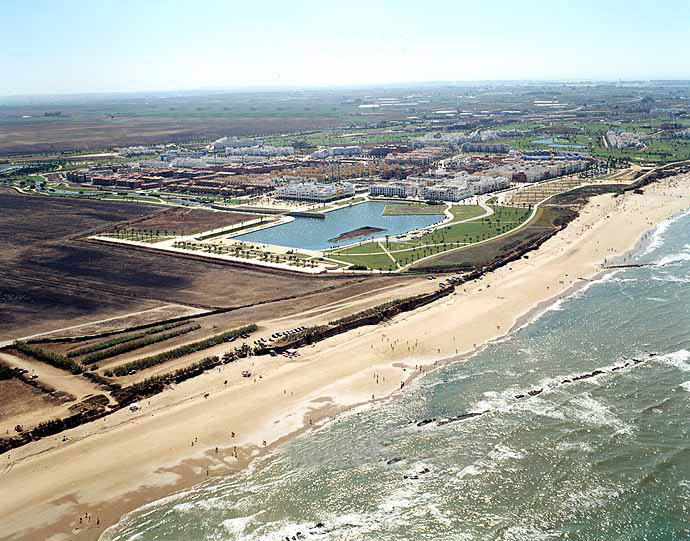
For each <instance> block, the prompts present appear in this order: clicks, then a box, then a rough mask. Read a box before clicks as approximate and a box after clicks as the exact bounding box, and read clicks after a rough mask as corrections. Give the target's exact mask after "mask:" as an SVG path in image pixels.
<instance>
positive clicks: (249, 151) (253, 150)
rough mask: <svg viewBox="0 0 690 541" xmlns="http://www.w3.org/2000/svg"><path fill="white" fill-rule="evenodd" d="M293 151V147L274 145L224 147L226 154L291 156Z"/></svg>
mask: <svg viewBox="0 0 690 541" xmlns="http://www.w3.org/2000/svg"><path fill="white" fill-rule="evenodd" d="M294 153H295V149H294V148H293V147H274V146H270V145H266V146H258V145H256V146H251V147H240V148H230V147H228V148H226V149H225V155H226V156H265V157H274V156H292V155H293V154H294Z"/></svg>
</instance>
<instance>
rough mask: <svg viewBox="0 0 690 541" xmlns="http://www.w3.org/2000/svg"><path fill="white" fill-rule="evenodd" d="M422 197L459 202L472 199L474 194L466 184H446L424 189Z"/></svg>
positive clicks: (421, 193)
mask: <svg viewBox="0 0 690 541" xmlns="http://www.w3.org/2000/svg"><path fill="white" fill-rule="evenodd" d="M420 195H421V196H422V197H423V198H424V199H428V200H434V201H452V202H457V201H462V200H463V199H467V198H468V197H472V196H473V195H474V193H473V191H472V189H471V188H470V187H469V186H468V185H467V183H465V182H444V183H441V184H435V185H432V186H424V187H422V189H421V190H420Z"/></svg>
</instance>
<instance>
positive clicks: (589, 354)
mask: <svg viewBox="0 0 690 541" xmlns="http://www.w3.org/2000/svg"><path fill="white" fill-rule="evenodd" d="M634 259H635V260H636V261H638V262H645V263H651V266H647V267H642V268H633V269H627V270H621V271H617V272H611V273H608V274H606V275H605V276H603V277H602V278H600V279H599V280H597V281H594V282H591V283H589V284H587V287H585V288H583V289H581V290H580V291H578V292H576V293H574V294H572V295H571V296H569V297H568V298H565V299H562V300H561V301H559V302H557V303H555V304H553V305H551V306H550V307H549V308H548V309H546V310H545V311H544V312H543V313H542V314H541V315H540V316H538V317H537V318H536V319H535V320H533V321H532V322H531V323H529V324H527V325H525V326H524V327H522V328H521V329H519V330H516V331H514V332H513V333H511V334H510V335H509V336H507V337H506V338H504V339H502V340H501V341H498V342H495V343H492V344H490V345H489V346H487V347H486V348H485V349H484V350H482V351H481V352H479V353H477V354H476V355H475V356H473V357H472V358H470V359H467V360H464V361H460V362H457V363H454V364H450V365H448V366H445V367H443V368H440V369H438V370H437V371H435V372H434V373H432V374H429V375H427V376H426V377H425V378H422V379H420V380H418V381H416V382H415V383H414V384H412V385H410V386H409V389H408V388H406V392H405V393H403V394H402V395H401V396H399V397H396V398H391V399H389V400H387V401H385V402H383V403H378V404H375V405H372V406H370V407H367V408H365V409H362V410H360V411H358V412H352V413H350V414H348V415H345V416H343V417H341V418H339V419H338V420H337V421H335V422H332V423H330V424H328V425H326V426H324V427H323V428H320V429H319V430H317V431H315V432H313V433H311V434H305V435H303V436H300V437H297V438H295V439H293V440H292V441H290V442H289V443H287V444H285V445H283V446H282V447H280V448H279V450H278V451H277V452H276V453H275V454H274V456H272V457H270V458H269V459H267V460H266V461H264V462H262V463H261V464H258V465H256V467H255V468H254V469H252V470H251V471H249V472H246V473H243V474H241V475H235V476H230V477H227V478H224V479H220V480H213V481H211V482H209V483H207V484H204V485H201V486H198V487H196V488H194V489H192V490H189V491H185V492H183V493H180V494H178V495H176V496H173V497H170V498H167V499H165V500H162V501H160V502H155V503H153V504H150V505H148V506H145V507H144V508H142V509H139V510H137V511H136V512H134V513H132V514H131V515H129V516H128V517H126V518H124V519H123V520H122V521H121V523H120V524H119V525H118V526H117V528H116V529H115V531H111V532H109V533H108V534H107V538H108V539H113V540H118V541H121V540H125V539H127V540H134V539H137V540H153V539H174V540H178V539H179V540H190V539H214V540H221V539H222V540H234V539H248V540H258V539H275V540H279V539H282V540H285V539H286V538H289V539H299V538H304V539H334V540H358V539H375V540H400V539H402V540H407V539H415V540H419V539H433V540H437V539H438V540H485V539H486V540H535V539H537V540H538V539H576V540H676V539H688V538H689V537H690V216H688V215H686V216H683V217H681V218H679V219H677V220H675V221H671V222H667V223H665V224H663V225H662V226H660V227H659V228H658V229H657V230H656V231H655V233H654V234H653V235H651V237H650V238H649V239H648V242H647V244H646V245H645V246H642V247H640V248H639V250H638V251H637V253H636V255H635V257H634ZM457 332H458V333H462V332H463V329H462V328H459V329H457ZM654 353H656V355H651V354H654ZM635 360H637V361H639V362H635ZM592 372H595V373H596V375H595V376H594V377H586V378H584V379H579V377H580V376H582V375H589V374H591V373H592ZM599 372H601V373H599ZM540 389H541V392H540V393H538V394H537V391H539V390H540ZM529 391H532V392H533V394H534V396H530V394H529ZM519 395H525V397H524V398H517V396H519ZM467 413H478V414H480V415H476V416H474V417H466V418H462V419H458V417H460V416H463V415H465V414H467ZM425 419H435V421H433V422H429V423H426V424H423V423H420V421H423V420H425ZM449 419H454V421H453V422H448V423H446V422H445V421H447V420H449ZM298 532H299V534H300V536H298Z"/></svg>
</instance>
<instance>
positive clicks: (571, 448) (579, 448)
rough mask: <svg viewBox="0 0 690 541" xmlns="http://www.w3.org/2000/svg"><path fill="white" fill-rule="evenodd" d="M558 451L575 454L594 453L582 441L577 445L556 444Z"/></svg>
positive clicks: (591, 448) (568, 443)
mask: <svg viewBox="0 0 690 541" xmlns="http://www.w3.org/2000/svg"><path fill="white" fill-rule="evenodd" d="M558 449H559V450H560V451H576V452H577V453H592V452H593V451H594V448H593V447H592V446H591V445H590V444H588V443H586V442H584V441H581V442H577V443H570V442H562V443H559V444H558Z"/></svg>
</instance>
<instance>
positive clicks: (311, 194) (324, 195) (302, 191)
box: [276, 182, 355, 203]
mask: <svg viewBox="0 0 690 541" xmlns="http://www.w3.org/2000/svg"><path fill="white" fill-rule="evenodd" d="M354 195H355V187H354V185H352V184H349V183H346V182H343V183H335V184H323V183H318V182H300V183H292V184H288V185H287V186H279V187H278V188H276V196H277V197H279V198H281V199H292V200H297V201H314V202H319V203H325V202H327V201H334V200H336V199H343V198H346V197H352V196H354Z"/></svg>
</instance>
